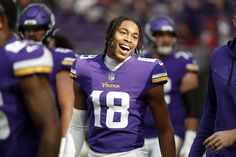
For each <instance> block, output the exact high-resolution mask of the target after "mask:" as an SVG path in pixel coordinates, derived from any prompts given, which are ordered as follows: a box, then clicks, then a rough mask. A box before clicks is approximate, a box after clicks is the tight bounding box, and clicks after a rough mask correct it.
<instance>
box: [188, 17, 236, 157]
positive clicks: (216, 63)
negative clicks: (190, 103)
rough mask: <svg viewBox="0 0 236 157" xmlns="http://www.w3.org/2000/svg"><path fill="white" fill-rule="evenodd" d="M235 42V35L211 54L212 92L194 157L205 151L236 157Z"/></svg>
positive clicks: (216, 156)
mask: <svg viewBox="0 0 236 157" xmlns="http://www.w3.org/2000/svg"><path fill="white" fill-rule="evenodd" d="M233 22H234V26H236V15H235V16H234V19H233ZM235 43H236V39H235V38H234V39H233V40H231V41H229V42H228V43H227V44H225V45H222V46H219V47H218V48H215V49H214V50H213V52H212V53H211V57H210V71H209V80H208V84H209V85H208V94H207V98H206V101H205V106H204V110H203V115H202V118H201V122H200V125H199V129H198V132H197V136H196V138H195V140H194V142H193V145H192V148H191V151H190V154H189V156H190V157H200V156H202V155H203V153H204V152H205V151H206V156H207V157H219V156H220V157H221V156H222V157H235V156H236V143H235V141H236V121H235V119H236V114H235V113H236V97H235V91H236V71H235V69H236V68H235V58H236V45H235Z"/></svg>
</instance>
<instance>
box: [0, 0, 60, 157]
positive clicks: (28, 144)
mask: <svg viewBox="0 0 236 157" xmlns="http://www.w3.org/2000/svg"><path fill="white" fill-rule="evenodd" d="M16 13H17V9H16V5H15V3H14V2H13V1H12V0H0V47H1V49H0V156H1V157H13V156H25V157H57V156H58V151H59V144H60V136H61V134H60V125H59V118H58V115H57V113H56V112H55V100H54V97H53V94H52V91H51V88H50V85H49V81H48V75H49V74H50V73H51V71H52V65H53V61H52V56H51V53H50V52H49V51H48V50H47V49H45V48H44V47H42V46H41V45H38V44H32V43H29V42H27V41H19V40H18V39H17V36H16V35H15V34H14V33H13V30H14V29H15V23H16V20H17V18H16Z"/></svg>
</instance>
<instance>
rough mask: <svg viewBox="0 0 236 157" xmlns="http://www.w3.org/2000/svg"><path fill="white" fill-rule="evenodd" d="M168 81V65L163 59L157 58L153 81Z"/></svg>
mask: <svg viewBox="0 0 236 157" xmlns="http://www.w3.org/2000/svg"><path fill="white" fill-rule="evenodd" d="M167 81H168V75H167V71H166V67H165V65H164V63H163V62H162V61H160V60H159V59H157V60H156V64H155V66H154V68H153V70H152V72H151V82H152V83H153V84H165V83H167Z"/></svg>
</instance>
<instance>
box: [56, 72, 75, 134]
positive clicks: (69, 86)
mask: <svg viewBox="0 0 236 157" xmlns="http://www.w3.org/2000/svg"><path fill="white" fill-rule="evenodd" d="M69 73H70V72H69V71H65V70H62V71H60V72H58V73H57V74H56V87H57V95H58V101H59V106H60V109H61V128H62V137H65V136H66V132H67V129H68V126H69V123H70V120H71V115H72V109H73V103H74V98H75V96H74V91H73V79H71V78H70V77H69Z"/></svg>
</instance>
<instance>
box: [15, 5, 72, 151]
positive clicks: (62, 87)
mask: <svg viewBox="0 0 236 157" xmlns="http://www.w3.org/2000/svg"><path fill="white" fill-rule="evenodd" d="M54 30H55V17H54V14H53V13H52V12H51V10H50V9H49V8H48V7H47V6H46V5H44V4H40V3H32V4H30V5H28V6H27V7H26V8H25V9H24V10H23V11H22V12H21V14H20V17H19V19H18V31H19V35H20V37H21V38H22V39H27V40H32V41H34V42H41V43H43V44H45V45H47V43H48V42H49V40H50V38H51V37H52V36H53V33H54ZM49 50H50V52H51V54H52V56H53V71H52V73H51V74H50V84H51V87H52V89H53V92H54V94H55V96H56V104H57V108H58V111H59V114H60V119H61V129H62V140H61V149H60V153H61V152H63V147H64V143H65V136H66V132H67V128H68V125H69V122H70V119H71V115H72V107H73V102H74V93H73V80H72V79H71V78H70V77H69V72H70V68H71V65H72V63H73V61H74V59H75V58H76V57H77V55H76V53H75V52H73V51H72V50H70V49H65V48H60V47H56V48H49Z"/></svg>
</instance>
